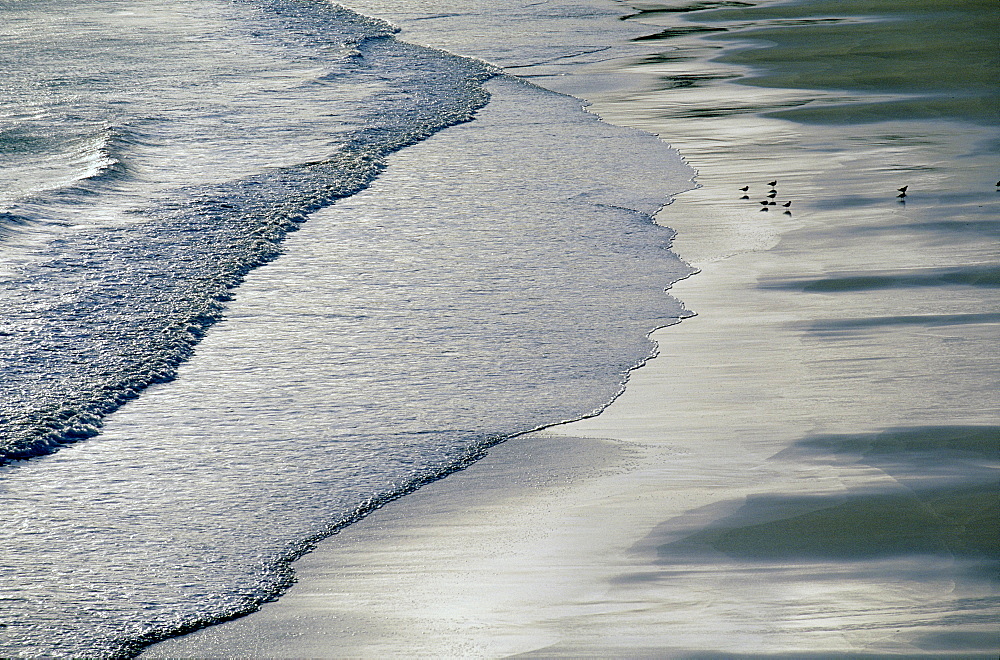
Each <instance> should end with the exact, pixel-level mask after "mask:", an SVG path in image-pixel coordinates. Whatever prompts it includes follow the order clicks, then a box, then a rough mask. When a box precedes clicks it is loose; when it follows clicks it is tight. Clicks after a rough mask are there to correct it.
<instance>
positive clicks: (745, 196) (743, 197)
mask: <svg viewBox="0 0 1000 660" xmlns="http://www.w3.org/2000/svg"><path fill="white" fill-rule="evenodd" d="M740 199H750V195H743V196H742V197H740Z"/></svg>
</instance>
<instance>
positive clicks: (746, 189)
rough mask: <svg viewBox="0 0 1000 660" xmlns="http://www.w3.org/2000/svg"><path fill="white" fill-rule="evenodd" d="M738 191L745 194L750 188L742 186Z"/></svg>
mask: <svg viewBox="0 0 1000 660" xmlns="http://www.w3.org/2000/svg"><path fill="white" fill-rule="evenodd" d="M740 190H742V191H743V192H746V191H748V190H750V186H743V187H742V188H740Z"/></svg>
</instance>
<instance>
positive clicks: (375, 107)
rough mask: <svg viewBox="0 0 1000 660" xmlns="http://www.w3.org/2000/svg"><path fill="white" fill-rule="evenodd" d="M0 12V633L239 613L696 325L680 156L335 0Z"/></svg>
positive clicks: (131, 636) (140, 626)
mask: <svg viewBox="0 0 1000 660" xmlns="http://www.w3.org/2000/svg"><path fill="white" fill-rule="evenodd" d="M0 11H2V15H3V18H4V20H3V22H2V23H3V25H4V27H3V30H4V32H5V40H6V43H9V44H12V46H13V47H12V48H9V49H5V50H4V52H3V54H2V57H3V58H4V68H5V70H9V71H11V72H13V73H12V75H11V76H9V77H8V78H7V81H6V82H5V83H4V89H5V96H4V98H3V105H2V107H0V112H2V116H3V118H4V125H3V129H2V130H3V133H2V137H0V153H2V158H3V159H4V160H3V162H4V168H3V173H2V174H0V176H2V177H4V180H3V192H2V195H3V197H2V198H0V204H2V205H3V209H2V211H3V215H2V216H0V223H2V226H0V232H2V242H0V258H2V261H0V272H2V276H3V278H2V281H0V312H2V320H0V333H2V344H0V349H2V350H0V374H2V379H0V447H2V451H3V459H4V460H5V461H6V465H4V466H3V467H2V468H0V492H2V498H3V500H2V507H3V514H4V520H5V524H4V525H3V526H2V529H0V545H2V547H3V548H4V553H3V562H4V570H3V573H2V575H0V585H2V586H0V599H2V603H3V608H2V615H0V616H2V620H0V624H2V625H0V653H2V654H3V655H6V656H42V655H44V656H81V655H83V656H97V657H101V656H121V655H129V654H131V653H134V652H135V651H136V650H137V649H138V648H140V647H141V646H143V645H145V644H148V643H150V642H152V641H155V640H157V639H160V638H163V637H165V636H169V635H172V634H177V633H179V632H183V631H184V630H189V629H191V628H193V627H197V626H199V625H204V624H205V623H208V622H211V621H217V620H221V619H224V618H226V617H231V616H235V615H238V614H240V613H244V612H247V611H250V610H252V609H253V608H254V607H256V606H257V605H258V604H259V603H260V602H262V601H263V600H265V599H267V598H270V597H272V596H274V595H275V594H276V593H279V592H280V590H281V589H282V588H283V587H284V586H285V585H287V584H288V581H289V579H290V574H289V572H288V569H287V563H288V562H289V561H290V560H291V559H293V558H294V557H296V556H298V555H299V554H301V553H302V552H304V551H306V550H307V549H308V548H309V547H310V544H311V543H312V542H313V541H314V540H315V539H317V538H320V537H322V536H325V535H327V534H329V533H331V532H333V531H335V530H336V529H338V528H339V527H341V526H343V525H345V524H349V523H350V522H351V521H353V520H356V519H357V518H358V517H359V516H363V515H364V514H365V513H366V512H368V511H370V510H372V509H373V508H375V507H378V506H380V505H381V504H383V503H385V502H387V501H389V500H391V499H392V498H395V497H398V496H400V495H402V494H405V493H406V492H408V491H410V490H412V489H413V488H416V487H418V486H419V485H420V484H421V483H425V482H426V481H428V480H430V479H435V478H438V477H440V476H442V475H444V474H447V473H448V472H450V471H453V470H455V469H458V468H460V467H461V466H462V465H464V464H467V462H468V461H470V460H474V459H475V458H476V457H477V456H480V455H481V454H482V452H483V451H485V449H486V448H487V447H488V446H489V445H490V444H492V443H495V442H498V441H501V440H503V439H505V438H509V437H511V436H514V435H517V434H519V433H524V432H526V431H529V430H531V429H535V428H539V427H542V426H545V425H549V424H554V423H558V422H560V421H564V420H568V419H575V418H579V417H581V416H584V415H588V414H593V413H594V412H595V411H597V410H600V409H601V408H602V407H603V406H605V405H606V404H607V403H608V402H609V401H610V400H611V399H613V398H614V397H615V396H616V395H617V394H618V393H619V392H620V390H621V387H622V384H623V382H624V379H625V378H626V376H627V373H628V371H629V370H630V369H632V368H634V367H636V366H637V365H639V364H641V363H642V362H643V361H644V360H645V359H647V358H648V357H649V356H650V355H651V353H652V351H653V345H652V344H651V342H649V340H648V339H647V338H646V335H647V334H648V333H649V332H650V331H651V330H652V329H654V328H656V327H660V326H663V325H669V324H671V323H674V322H676V321H677V320H678V319H679V318H681V317H683V316H686V315H687V314H688V312H687V311H686V310H684V309H683V307H682V306H681V305H680V304H679V303H678V302H677V301H675V300H672V299H671V298H669V297H668V296H667V295H665V294H664V289H665V288H666V287H669V286H670V284H671V283H672V282H673V281H676V280H677V279H679V278H682V277H685V276H687V275H688V274H690V273H691V269H690V267H688V266H687V265H685V264H684V263H683V262H681V261H680V260H679V259H678V258H677V257H676V256H675V255H674V254H673V253H672V252H670V251H669V245H670V242H671V240H672V233H671V232H669V231H667V230H665V229H663V228H662V227H658V226H657V225H655V224H654V223H653V222H652V220H651V216H652V214H653V213H655V212H656V211H657V210H658V209H659V208H660V207H661V206H662V205H663V204H665V203H666V202H667V201H669V195H670V194H671V193H673V192H677V191H680V190H683V189H684V188H686V187H688V186H689V185H690V184H689V179H690V176H691V171H690V169H689V168H688V167H687V166H686V165H685V164H684V163H683V162H682V161H681V160H680V158H679V157H678V156H677V155H676V153H675V152H673V151H671V150H670V149H668V148H667V147H666V146H665V145H664V144H663V143H662V142H660V141H659V140H657V139H655V138H654V137H652V136H650V135H648V134H645V133H640V132H637V131H634V130H627V129H619V128H616V127H613V126H610V125H608V124H604V123H602V122H600V121H598V120H597V119H596V118H595V117H593V116H592V115H588V114H586V113H584V112H583V111H582V109H581V104H580V102H579V101H577V100H575V99H572V98H569V97H565V96H561V95H559V94H554V93H551V92H548V91H545V90H542V89H540V88H537V87H534V86H532V85H528V84H525V83H523V82H520V81H517V80H515V79H511V78H507V77H503V76H498V70H497V69H495V68H494V67H492V66H491V65H489V64H486V63H484V62H482V61H479V60H470V59H466V58H462V57H458V56H454V55H450V54H448V53H445V52H442V51H439V50H433V49H428V48H424V47H419V46H413V45H410V44H407V43H405V42H403V41H400V40H398V39H396V38H395V37H394V36H393V35H394V33H395V32H396V30H395V28H393V26H391V25H390V24H388V23H386V22H384V21H380V20H375V19H370V18H366V17H364V16H361V15H359V14H356V13H354V12H351V11H349V10H347V9H343V8H340V7H336V6H333V5H330V4H327V3H322V2H307V1H284V0H279V1H273V2H272V1H266V0H264V1H259V2H258V1H245V2H243V1H241V2H217V3H215V2H213V3H193V2H191V3H186V2H178V3H171V4H170V5H166V6H164V5H162V4H161V3H152V2H102V3H82V4H81V3H67V2H60V1H58V0H54V1H51V2H27V3H25V2H19V3H5V4H4V5H2V6H0ZM542 41H543V42H544V40H542ZM54 44H55V45H54ZM536 46H537V47H538V48H543V46H544V44H542V46H538V45H536ZM543 49H545V50H546V51H547V52H549V54H551V46H545V47H544V48H543ZM525 54H526V55H527V56H529V57H535V56H537V55H538V53H536V52H528V51H526V52H525ZM491 79H492V80H491ZM487 81H489V82H487ZM491 99H492V100H491ZM477 112H478V113H480V114H479V116H478V117H477ZM448 127H450V128H448ZM442 129H447V130H448V131H462V132H463V133H462V135H463V136H464V137H463V140H462V141H461V142H460V143H458V144H457V145H456V143H455V142H454V141H451V142H447V143H444V142H442V143H441V144H440V146H438V143H437V142H435V140H434V134H435V133H436V132H437V131H440V130H442ZM425 140H426V142H422V141H425ZM418 143H419V146H421V147H422V150H421V152H420V153H421V163H420V166H419V168H417V170H416V171H414V170H413V169H410V170H406V171H403V172H402V173H400V174H394V172H395V170H393V168H392V156H391V155H392V154H393V153H394V152H396V151H398V150H399V149H402V148H404V147H412V146H413V145H418ZM382 174H384V175H385V176H384V181H383V178H380V175H382ZM265 264H267V265H265ZM260 266H263V268H259V269H258V270H254V269H255V268H258V267H260ZM241 284H242V285H241Z"/></svg>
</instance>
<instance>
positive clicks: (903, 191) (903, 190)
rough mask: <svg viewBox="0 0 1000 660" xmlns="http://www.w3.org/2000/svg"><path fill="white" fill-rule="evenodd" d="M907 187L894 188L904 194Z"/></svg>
mask: <svg viewBox="0 0 1000 660" xmlns="http://www.w3.org/2000/svg"><path fill="white" fill-rule="evenodd" d="M907 188H909V186H903V187H902V188H896V190H898V191H899V192H901V193H903V194H904V195H905V194H906V189H907Z"/></svg>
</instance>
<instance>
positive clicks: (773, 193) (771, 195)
mask: <svg viewBox="0 0 1000 660" xmlns="http://www.w3.org/2000/svg"><path fill="white" fill-rule="evenodd" d="M767 196H768V197H771V198H772V199H773V198H775V197H777V196H778V191H777V190H772V191H771V192H769V193H767Z"/></svg>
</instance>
